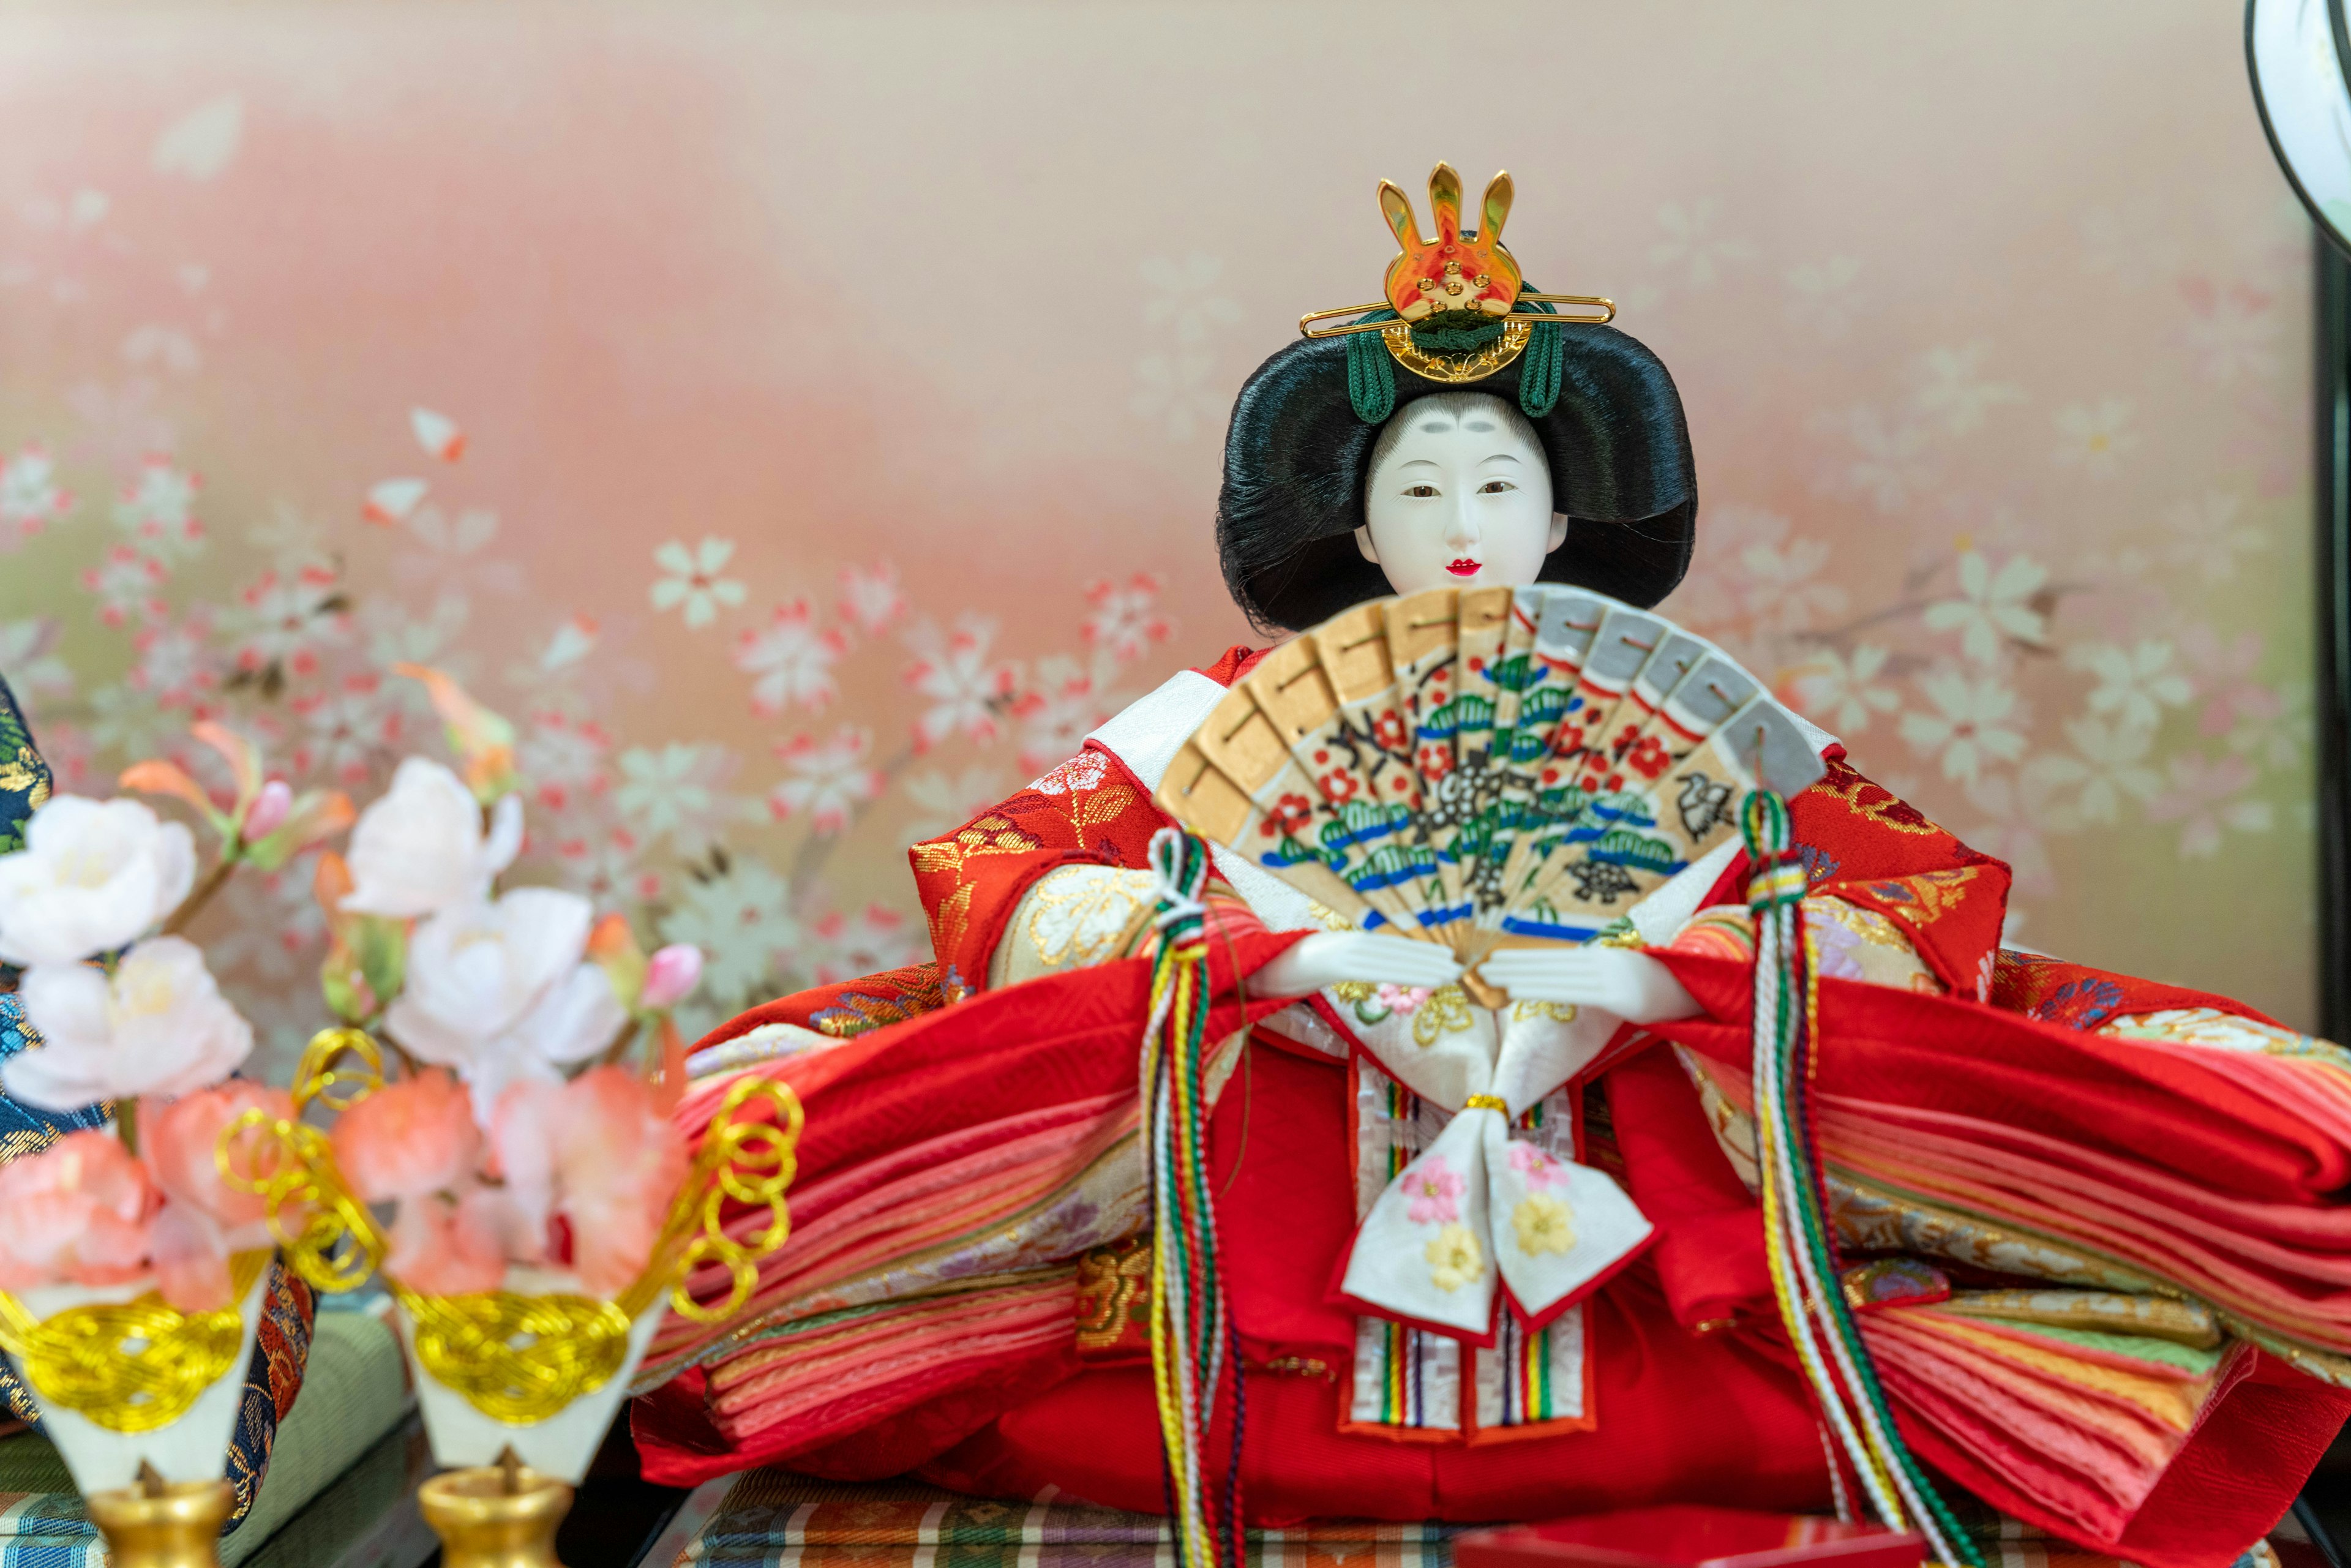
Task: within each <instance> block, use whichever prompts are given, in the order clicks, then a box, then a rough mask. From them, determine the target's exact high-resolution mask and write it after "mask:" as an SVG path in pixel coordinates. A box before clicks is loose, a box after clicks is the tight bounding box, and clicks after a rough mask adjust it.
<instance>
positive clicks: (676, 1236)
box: [214, 1030, 803, 1426]
mask: <svg viewBox="0 0 2351 1568" xmlns="http://www.w3.org/2000/svg"><path fill="white" fill-rule="evenodd" d="M346 1054H349V1055H350V1056H353V1057H356V1058H357V1059H358V1060H359V1061H360V1063H361V1064H362V1067H363V1071H357V1072H352V1071H348V1070H338V1069H337V1068H336V1063H337V1061H339V1059H340V1058H341V1057H343V1056H344V1055H346ZM381 1082H382V1078H381V1058H380V1057H379V1056H378V1055H377V1054H376V1052H375V1042H374V1041H373V1040H370V1039H369V1038H368V1037H367V1035H366V1034H365V1033H364V1032H362V1031H360V1030H321V1031H320V1032H319V1035H318V1036H316V1037H315V1038H313V1039H312V1040H311V1042H310V1047H309V1049H308V1050H307V1051H304V1053H303V1058H302V1066H301V1070H300V1071H299V1072H298V1076H297V1085H298V1087H297V1090H296V1103H298V1104H302V1103H308V1101H310V1100H312V1099H325V1101H326V1103H328V1104H329V1105H333V1104H336V1101H335V1100H334V1099H332V1098H329V1093H330V1091H332V1090H333V1089H334V1087H335V1086H336V1085H337V1084H339V1083H357V1084H359V1085H360V1088H359V1090H358V1092H357V1093H354V1094H352V1095H350V1097H349V1099H346V1100H345V1101H344V1102H343V1103H345V1104H348V1103H350V1101H351V1100H356V1099H357V1098H359V1097H360V1095H363V1094H365V1093H368V1092H371V1091H372V1090H373V1089H375V1088H377V1087H380V1086H381ZM755 1100H757V1101H760V1102H764V1103H765V1104H766V1105H767V1106H768V1110H769V1111H770V1113H772V1116H773V1119H772V1120H766V1119H761V1118H758V1117H756V1116H745V1115H743V1114H742V1112H743V1111H744V1110H745V1108H746V1107H747V1106H748V1105H750V1104H751V1103H752V1102H753V1101H755ZM802 1124H803V1113H802V1112H801V1109H800V1103H799V1096H798V1095H796V1094H794V1093H793V1092H792V1091H791V1089H790V1087H789V1085H787V1084H783V1083H779V1082H776V1081H774V1080H772V1079H767V1078H757V1077H744V1078H740V1079H737V1081H736V1082H735V1084H734V1086H733V1087H732V1088H730V1089H729V1090H728V1091H727V1092H726V1097H725V1098H724V1099H723V1100H721V1101H720V1102H719V1105H718V1109H717V1111H716V1113H715V1114H713V1115H712V1117H711V1118H710V1124H709V1125H708V1126H707V1127H706V1128H705V1129H704V1131H703V1134H702V1142H701V1145H700V1147H699V1148H698V1149H697V1150H696V1152H695V1160H694V1165H693V1166H692V1167H691V1168H690V1169H689V1170H688V1172H687V1173H686V1178H685V1182H684V1186H681V1187H680V1189H679V1191H678V1195H677V1197H676V1200H675V1201H674V1203H672V1204H671V1206H670V1212H669V1217H668V1218H667V1219H666V1221H665V1222H664V1225H663V1227H662V1230H661V1234H660V1236H659V1237H658V1238H657V1239H655V1241H654V1243H653V1252H652V1255H651V1257H650V1258H648V1260H646V1263H645V1268H644V1270H643V1272H642V1273H641V1274H639V1275H638V1276H637V1278H636V1280H635V1281H634V1282H632V1284H631V1285H630V1286H629V1288H628V1289H627V1290H625V1291H622V1293H621V1295H620V1296H619V1298H618V1299H617V1300H614V1301H596V1300H593V1299H592V1298H590V1297H587V1296H582V1295H578V1294H572V1293H551V1294H547V1295H523V1294H521V1293H519V1292H517V1291H481V1292H476V1293H472V1294H466V1295H458V1296H433V1295H426V1294H424V1293H423V1292H421V1291H413V1290H410V1289H409V1288H408V1287H407V1286H405V1285H403V1284H402V1283H401V1282H400V1281H398V1280H395V1279H392V1278H390V1277H389V1276H387V1277H386V1278H385V1280H384V1285H385V1287H386V1288H387V1289H388V1290H390V1291H391V1292H392V1297H393V1299H394V1300H395V1301H398V1302H399V1303H400V1306H401V1309H402V1311H403V1312H406V1313H407V1314H408V1317H409V1321H410V1323H411V1324H412V1326H413V1336H414V1341H415V1345H416V1359H417V1362H418V1364H420V1365H421V1366H422V1367H423V1369H424V1371H426V1372H427V1373H429V1374H431V1375H432V1376H433V1378H434V1381H435V1382H438V1383H440V1384H443V1385H445V1386H447V1387H448V1388H451V1389H453V1390H455V1392H456V1393H458V1394H460V1395H463V1396H465V1401H466V1402H467V1403H468V1404H470V1405H472V1406H474V1408H475V1409H476V1410H479V1411H480V1412H481V1413H482V1414H483V1415H485V1416H489V1417H490V1418H491V1419H493V1420H496V1421H503V1422H506V1423H507V1424H508V1425H509V1426H528V1425H530V1424H532V1423H534V1422H538V1421H543V1420H545V1419H547V1418H548V1417H549V1416H553V1415H554V1414H556V1413H557V1412H558V1411H559V1410H561V1409H562V1408H563V1407H564V1406H567V1405H569V1404H570V1403H571V1401H572V1400H574V1399H577V1398H579V1397H580V1396H582V1395H585V1394H592V1393H594V1392H595V1391H596V1390H597V1389H599V1388H601V1387H602V1386H603V1385H605V1384H606V1383H608V1382H610V1381H611V1378H612V1376H613V1375H614V1374H616V1373H617V1372H619V1371H620V1369H621V1366H622V1364H623V1362H624V1361H625V1360H626V1359H627V1355H628V1345H629V1331H630V1328H631V1325H632V1324H633V1323H634V1322H636V1321H637V1319H639V1318H640V1317H642V1316H643V1314H644V1313H645V1312H646V1311H647V1310H648V1309H649V1308H651V1307H652V1306H653V1303H654V1302H655V1301H659V1300H660V1299H661V1296H662V1293H663V1292H664V1291H668V1292H669V1293H670V1305H671V1307H672V1308H673V1309H674V1311H676V1312H677V1313H678V1314H679V1315H680V1316H682V1317H686V1318H690V1319H692V1320H694V1321H695V1322H717V1321H719V1320H721V1319H723V1318H726V1317H728V1316H730V1315H732V1314H733V1313H734V1312H737V1311H738V1310H739V1309H740V1308H741V1307H742V1305H743V1303H744V1302H746V1301H749V1300H750V1297H751V1292H752V1291H753V1290H754V1289H755V1288H756V1287H757V1286H758V1281H759V1267H758V1266H759V1260H761V1259H763V1258H765V1257H767V1256H768V1254H769V1253H772V1252H773V1251H775V1249H777V1248H778V1247H780V1246H782V1245H783V1243H784V1239H785V1237H787V1236H789V1234H790V1233H791V1213H790V1210H789V1207H787V1205H786V1203H785V1195H786V1193H787V1192H788V1191H789V1188H790V1186H791V1183H792V1177H793V1176H795V1175H796V1174H798V1172H799V1135H800V1128H801V1126H802ZM264 1129H266V1137H254V1136H251V1135H250V1134H254V1133H256V1131H262V1130H264ZM214 1157H215V1158H216V1159H217V1161H218V1162H219V1165H220V1169H221V1175H222V1177H223V1179H225V1181H227V1182H228V1184H229V1185H230V1186H234V1187H235V1188H237V1189H238V1190H239V1191H243V1192H250V1193H256V1194H258V1195H259V1196H260V1197H262V1198H263V1199H264V1200H265V1201H266V1204H267V1205H268V1213H269V1228H270V1233H271V1234H272V1235H274V1236H275V1237H277V1240H278V1243H279V1245H280V1246H281V1247H282V1248H283V1249H284V1250H285V1255H286V1260H287V1266H288V1267H290V1268H292V1269H293V1270H295V1271H296V1272H298V1274H300V1275H301V1276H302V1278H303V1279H304V1280H307V1281H309V1282H310V1283H311V1284H312V1285H315V1286H317V1287H318V1288H319V1289H320V1290H325V1291H349V1290H351V1289H354V1288H356V1287H357V1286H359V1285H360V1284H361V1283H363V1282H365V1281H366V1280H367V1278H368V1276H369V1275H370V1274H371V1273H374V1272H375V1271H376V1270H377V1269H378V1268H379V1266H380V1265H381V1262H382V1260H383V1259H384V1257H385V1256H386V1254H387V1253H388V1251H389V1242H388V1239H386V1237H385V1236H384V1234H383V1231H382V1228H381V1227H380V1226H378V1225H377V1223H376V1220H375V1217H374V1216H373V1215H372V1214H371V1213H370V1212H369V1211H368V1207H367V1205H366V1204H364V1203H362V1202H360V1200H359V1199H358V1198H357V1197H354V1196H352V1194H351V1191H350V1187H349V1186H346V1185H345V1184H344V1181H343V1178H342V1173H341V1172H340V1170H338V1169H337V1168H336V1166H335V1152H334V1146H333V1145H332V1144H331V1143H330V1142H329V1139H328V1137H327V1135H326V1134H324V1133H322V1132H320V1131H319V1129H318V1128H316V1127H310V1126H306V1125H304V1124H302V1123H299V1122H289V1121H280V1120H278V1119H277V1118H275V1117H273V1116H271V1115H270V1114H269V1113H267V1112H266V1111H258V1110H256V1111H248V1112H246V1113H245V1114H244V1115H242V1116H240V1117H238V1118H237V1119H236V1120H235V1121H234V1122H232V1123H230V1124H229V1125H228V1127H227V1128H226V1130H225V1131H224V1132H223V1133H222V1134H221V1141H220V1146H219V1147H218V1148H217V1149H216V1150H215V1151H214ZM730 1202H731V1203H735V1204H740V1205H743V1206H745V1207H748V1208H750V1209H753V1210H755V1211H756V1210H758V1209H761V1208H764V1209H766V1210H767V1217H766V1222H765V1223H764V1224H760V1223H758V1219H757V1218H756V1216H754V1217H747V1220H746V1219H739V1218H738V1220H737V1226H736V1228H737V1230H740V1229H743V1228H745V1227H746V1223H748V1224H749V1225H751V1226H752V1227H755V1228H754V1229H753V1230H752V1233H751V1234H750V1235H749V1236H748V1237H747V1238H746V1239H740V1240H738V1239H737V1238H736V1237H735V1236H732V1235H730V1234H728V1230H727V1227H726V1223H725V1216H726V1207H727V1205H728V1204H729V1203H730ZM709 1266H715V1267H718V1268H723V1269H725V1270H726V1271H727V1274H728V1276H729V1279H730V1289H729V1290H728V1291H727V1294H726V1298H725V1299H724V1300H723V1301H719V1302H717V1303H716V1305H713V1306H708V1307H705V1306H704V1305H703V1304H702V1303H701V1302H699V1301H695V1299H694V1297H693V1296H692V1295H690V1294H689V1293H688V1292H687V1291H686V1281H688V1280H689V1279H690V1278H691V1277H692V1276H693V1275H694V1273H695V1271H696V1270H700V1269H703V1268H705V1267H709Z"/></svg>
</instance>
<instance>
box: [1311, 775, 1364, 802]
mask: <svg viewBox="0 0 2351 1568" xmlns="http://www.w3.org/2000/svg"><path fill="white" fill-rule="evenodd" d="M1315 782H1316V783H1317V784H1319V785H1321V786H1322V798H1323V799H1324V800H1328V801H1330V802H1331V804H1332V805H1333V806H1343V805H1345V804H1346V803H1347V802H1348V801H1350V800H1353V799H1354V798H1355V796H1356V793H1357V792H1358V791H1359V790H1360V789H1362V786H1361V785H1359V784H1358V783H1356V781H1355V776H1354V775H1353V774H1352V773H1349V772H1346V771H1344V770H1343V769H1341V768H1332V769H1331V771H1330V772H1328V773H1325V774H1324V775H1322V778H1320V779H1316V780H1315Z"/></svg>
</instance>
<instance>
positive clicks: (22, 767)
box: [0, 746, 49, 811]
mask: <svg viewBox="0 0 2351 1568" xmlns="http://www.w3.org/2000/svg"><path fill="white" fill-rule="evenodd" d="M38 760H40V759H39V758H37V757H35V756H34V755H33V748H32V747H29V746H19V747H16V756H15V757H13V758H8V759H7V760H5V761H0V794H8V795H22V796H24V797H25V809H26V810H27V811H37V810H40V809H41V807H42V805H43V804H44V803H45V802H47V800H48V798H49V781H48V780H47V779H44V778H43V777H42V776H41V771H40V769H39V768H36V767H35V766H34V764H35V763H36V762H37V761H38Z"/></svg>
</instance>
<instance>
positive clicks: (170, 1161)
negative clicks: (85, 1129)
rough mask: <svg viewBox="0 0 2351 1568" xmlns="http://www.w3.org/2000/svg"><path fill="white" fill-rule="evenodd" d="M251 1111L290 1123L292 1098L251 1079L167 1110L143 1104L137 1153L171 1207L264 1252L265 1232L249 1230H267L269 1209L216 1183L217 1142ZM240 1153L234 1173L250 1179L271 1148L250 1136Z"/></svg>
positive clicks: (258, 1172) (155, 1103) (259, 1200)
mask: <svg viewBox="0 0 2351 1568" xmlns="http://www.w3.org/2000/svg"><path fill="white" fill-rule="evenodd" d="M248 1111H260V1112H263V1113H266V1114H267V1115H268V1116H270V1117H271V1118H272V1119H274V1120H278V1121H288V1122H290V1121H292V1120H293V1119H294V1097H293V1096H292V1095H290V1094H288V1093H287V1092H286V1091H285V1090H283V1089H272V1088H269V1087H268V1086H267V1085H266V1084H261V1083H256V1082H253V1081H252V1080H251V1079H249V1078H232V1079H230V1080H229V1081H228V1082H225V1083H223V1084H220V1085H217V1086H216V1087H214V1088H211V1089H200V1090H198V1091H197V1092H195V1093H193V1094H183V1095H182V1096H181V1097H180V1098H178V1099H177V1100H173V1101H171V1102H169V1103H162V1102H159V1101H146V1102H143V1103H141V1105H140V1107H139V1131H140V1140H139V1142H140V1152H141V1154H142V1155H144V1156H145V1158H146V1161H147V1168H148V1170H149V1171H150V1172H151V1173H152V1175H153V1176H154V1178H155V1185H156V1186H160V1187H162V1189H163V1193H164V1196H166V1197H169V1198H171V1200H172V1202H173V1203H174V1204H186V1205H189V1206H191V1207H194V1208H195V1209H197V1210H199V1211H200V1212H202V1213H203V1214H204V1215H206V1216H207V1217H209V1218H211V1219H213V1220H214V1222H215V1223H217V1224H219V1225H221V1226H224V1227H226V1228H229V1229H231V1230H240V1229H244V1230H248V1232H249V1233H248V1234H247V1235H244V1236H235V1237H232V1238H231V1240H232V1241H234V1242H235V1243H236V1244H239V1245H243V1246H253V1247H265V1246H267V1245H268V1233H267V1231H266V1229H258V1230H256V1229H255V1228H258V1227H261V1226H262V1225H264V1223H265V1222H266V1218H267V1216H268V1206H267V1204H266V1202H265V1201H264V1200H263V1199H262V1197H260V1196H259V1195H258V1194H256V1193H250V1192H246V1191H244V1190H242V1189H241V1188H238V1187H235V1186H230V1185H229V1183H228V1182H227V1181H226V1180H225V1178H224V1177H223V1176H222V1175H221V1168H220V1159H219V1154H218V1151H219V1148H220V1141H221V1134H222V1133H223V1132H225V1130H226V1129H227V1127H228V1125H229V1124H230V1123H232V1122H234V1121H235V1120H236V1119H237V1118H238V1117H239V1116H242V1115H244V1114H245V1113H246V1112H248ZM238 1145H239V1146H238V1148H237V1150H236V1151H235V1155H234V1160H235V1168H237V1169H238V1170H240V1171H242V1172H244V1173H245V1174H246V1175H248V1176H262V1175H265V1174H266V1169H267V1168H268V1165H267V1162H268V1161H269V1156H270V1155H271V1154H272V1153H273V1152H274V1145H271V1144H270V1143H269V1142H268V1140H266V1139H265V1138H262V1137H259V1136H257V1135H256V1134H254V1133H247V1134H246V1135H244V1136H243V1137H242V1138H240V1139H239V1140H238ZM256 1161H261V1162H264V1166H263V1168H262V1169H256V1168H255V1165H256Z"/></svg>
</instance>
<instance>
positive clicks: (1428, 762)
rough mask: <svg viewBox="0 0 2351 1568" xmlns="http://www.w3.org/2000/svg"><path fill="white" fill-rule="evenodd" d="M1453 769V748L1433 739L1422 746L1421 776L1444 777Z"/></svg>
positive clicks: (1429, 777) (1425, 777)
mask: <svg viewBox="0 0 2351 1568" xmlns="http://www.w3.org/2000/svg"><path fill="white" fill-rule="evenodd" d="M1452 771H1453V748H1452V747H1449V746H1447V745H1445V744H1444V743H1443V742H1441V741H1431V742H1430V743H1429V744H1428V745H1426V746H1424V747H1421V748H1420V776H1421V777H1422V778H1424V779H1442V778H1444V777H1445V776H1446V775H1447V774H1448V773H1450V772H1452Z"/></svg>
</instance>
